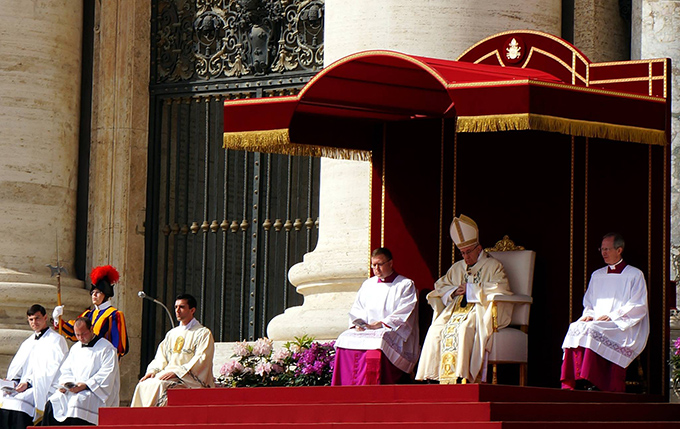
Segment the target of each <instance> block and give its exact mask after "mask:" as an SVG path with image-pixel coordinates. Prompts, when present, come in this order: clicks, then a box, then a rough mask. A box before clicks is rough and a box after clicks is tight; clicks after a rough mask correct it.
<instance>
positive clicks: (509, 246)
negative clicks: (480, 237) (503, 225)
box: [484, 235, 526, 252]
mask: <svg viewBox="0 0 680 429" xmlns="http://www.w3.org/2000/svg"><path fill="white" fill-rule="evenodd" d="M484 250H485V251H487V252H511V251H515V250H526V249H524V246H518V245H516V244H515V242H514V241H512V240H510V237H508V236H507V235H504V236H503V238H502V239H501V240H498V241H497V242H496V244H495V245H494V246H493V247H487V248H486V249H484Z"/></svg>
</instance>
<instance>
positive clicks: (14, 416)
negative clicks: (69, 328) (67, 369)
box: [0, 304, 68, 429]
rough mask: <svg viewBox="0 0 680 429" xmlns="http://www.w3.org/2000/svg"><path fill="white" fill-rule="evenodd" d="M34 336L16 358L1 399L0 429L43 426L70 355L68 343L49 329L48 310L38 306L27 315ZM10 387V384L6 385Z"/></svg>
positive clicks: (35, 305) (20, 349)
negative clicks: (54, 387) (50, 396)
mask: <svg viewBox="0 0 680 429" xmlns="http://www.w3.org/2000/svg"><path fill="white" fill-rule="evenodd" d="M26 315H27V316H28V324H29V325H30V326H31V329H33V332H34V333H33V334H31V336H30V337H28V338H27V339H26V341H24V342H23V343H22V344H21V347H19V351H17V354H16V355H14V359H12V362H11V363H10V364H9V368H8V370H7V380H5V381H9V382H10V383H11V385H8V386H6V387H5V388H4V389H3V391H2V394H1V396H0V428H3V429H24V428H25V427H27V426H33V425H34V423H37V422H39V421H40V420H41V419H42V417H43V414H44V412H45V403H46V402H47V398H48V397H49V395H50V394H52V393H53V392H54V389H53V387H52V383H53V381H54V379H55V378H56V376H57V374H58V371H59V366H61V363H62V362H63V361H64V358H65V357H66V354H67V353H68V346H67V345H66V340H64V338H63V337H62V336H61V335H59V334H58V333H57V332H55V331H54V330H53V329H52V328H50V327H49V317H48V316H47V314H46V311H45V307H43V306H42V305H39V304H34V305H32V306H31V307H29V309H28V311H26ZM3 384H7V383H3Z"/></svg>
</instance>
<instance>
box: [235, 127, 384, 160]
mask: <svg viewBox="0 0 680 429" xmlns="http://www.w3.org/2000/svg"><path fill="white" fill-rule="evenodd" d="M223 147H224V148H225V149H233V150H245V151H249V152H263V153H278V154H282V155H295V156H314V157H322V156H323V157H325V158H333V159H344V160H352V161H370V160H371V151H368V150H356V149H343V148H336V147H326V146H315V145H307V144H298V143H291V141H290V136H289V135H288V129H285V128H282V129H276V130H267V131H243V132H238V133H224V143H223Z"/></svg>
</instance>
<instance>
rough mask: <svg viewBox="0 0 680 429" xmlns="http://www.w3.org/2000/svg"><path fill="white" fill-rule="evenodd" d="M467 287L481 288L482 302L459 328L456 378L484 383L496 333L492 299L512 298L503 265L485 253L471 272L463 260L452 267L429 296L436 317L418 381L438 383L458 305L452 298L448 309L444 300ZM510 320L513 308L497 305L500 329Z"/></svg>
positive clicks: (433, 318) (425, 346) (428, 332)
mask: <svg viewBox="0 0 680 429" xmlns="http://www.w3.org/2000/svg"><path fill="white" fill-rule="evenodd" d="M468 271H469V272H468ZM467 283H475V284H477V285H479V286H481V293H480V301H481V302H480V303H477V304H474V308H473V309H472V310H471V311H470V312H469V313H467V316H466V317H465V319H464V320H463V321H462V322H461V323H460V326H459V328H458V351H457V353H458V355H457V357H456V358H455V377H463V378H465V379H467V380H468V381H471V382H474V381H480V380H481V376H482V371H481V370H482V366H483V363H484V361H485V354H486V353H487V352H488V351H489V350H491V345H492V335H490V334H491V333H492V332H493V318H492V314H491V313H492V312H491V307H492V306H491V302H490V301H489V300H490V298H491V297H492V296H493V295H512V292H511V291H510V288H509V285H508V278H507V276H506V275H505V270H504V269H503V264H501V263H500V262H499V261H498V260H496V259H494V258H493V257H492V256H491V255H489V254H488V253H486V252H482V253H481V254H480V255H479V259H478V260H477V263H476V264H475V265H473V266H471V267H469V268H468V267H467V265H466V264H465V261H462V260H461V261H458V262H456V263H455V264H453V266H452V267H451V268H450V269H449V271H448V272H447V273H446V275H445V276H444V277H442V278H440V279H439V280H437V282H436V283H435V285H434V287H435V290H434V291H432V292H430V293H429V294H428V295H427V301H428V302H429V303H430V305H431V306H432V308H433V309H434V315H433V317H432V325H431V326H430V329H429V330H428V331H427V336H426V337H425V343H424V344H423V350H422V354H421V355H420V362H419V363H418V372H417V374H416V380H426V379H429V380H439V368H440V364H441V358H442V356H441V334H442V329H444V327H445V326H446V323H447V322H448V321H449V319H450V318H451V315H452V314H453V311H454V303H455V302H457V301H458V299H454V297H453V296H451V299H449V301H448V305H444V302H443V301H442V297H443V296H445V295H446V294H447V293H448V292H450V291H453V290H455V289H457V288H458V287H459V286H461V285H465V284H467ZM456 298H457V297H456ZM468 305H473V304H472V303H468ZM511 317H512V304H503V303H498V326H499V327H505V326H507V325H508V324H509V323H510V319H511Z"/></svg>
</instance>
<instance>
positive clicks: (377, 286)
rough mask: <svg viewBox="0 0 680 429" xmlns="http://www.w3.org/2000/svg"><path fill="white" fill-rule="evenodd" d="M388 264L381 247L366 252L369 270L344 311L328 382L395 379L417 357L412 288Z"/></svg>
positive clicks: (409, 368)
mask: <svg viewBox="0 0 680 429" xmlns="http://www.w3.org/2000/svg"><path fill="white" fill-rule="evenodd" d="M392 264H393V261H392V253H391V252H390V251H389V250H388V249H386V248H384V247H381V248H378V249H375V250H374V251H373V253H372V254H371V267H372V269H373V273H374V274H375V276H373V277H371V278H369V279H368V280H366V281H365V282H364V283H363V284H362V285H361V288H360V289H359V292H358V293H357V296H356V299H355V301H354V305H352V308H351V310H350V312H349V325H350V328H349V329H348V330H346V331H345V332H343V333H342V334H340V336H339V337H338V340H337V341H336V342H335V347H336V355H335V366H334V369H333V379H332V383H331V385H333V386H341V385H345V386H346V385H364V384H395V383H397V382H399V381H400V379H401V378H402V377H404V376H405V374H409V373H411V372H412V371H413V368H414V367H415V364H416V362H417V361H418V313H417V301H418V299H417V293H416V288H415V285H414V284H413V281H412V280H411V279H408V278H406V277H404V276H402V275H400V274H397V272H396V271H394V268H393V267H392Z"/></svg>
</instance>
